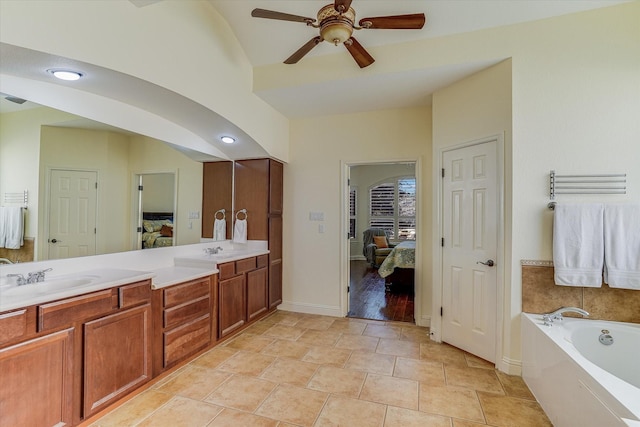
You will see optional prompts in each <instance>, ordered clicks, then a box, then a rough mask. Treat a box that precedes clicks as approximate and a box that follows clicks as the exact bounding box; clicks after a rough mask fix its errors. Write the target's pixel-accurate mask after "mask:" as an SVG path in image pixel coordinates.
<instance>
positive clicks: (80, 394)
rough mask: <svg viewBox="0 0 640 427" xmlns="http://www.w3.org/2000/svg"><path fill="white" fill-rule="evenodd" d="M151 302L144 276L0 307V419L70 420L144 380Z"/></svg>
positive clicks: (147, 367) (66, 423)
mask: <svg viewBox="0 0 640 427" xmlns="http://www.w3.org/2000/svg"><path fill="white" fill-rule="evenodd" d="M150 301H151V288H150V281H149V280H144V281H140V282H136V283H132V284H128V285H124V286H120V287H116V288H112V289H106V290H102V291H97V292H92V293H89V294H85V295H79V296H75V297H70V298H65V299H62V300H58V301H52V302H49V303H44V304H39V305H36V306H30V307H26V308H24V309H19V310H13V311H9V312H7V313H1V314H0V378H1V380H2V387H0V403H1V404H0V409H1V411H2V414H1V416H0V426H2V427H4V426H16V425H24V426H27V425H29V426H31V425H33V426H49V425H51V426H54V425H55V426H70V425H77V424H79V423H80V422H81V421H82V420H83V419H85V418H87V417H88V416H90V415H92V414H94V413H95V412H97V411H99V410H100V409H102V408H104V407H106V406H107V405H109V404H110V403H113V402H115V401H116V400H118V399H120V398H122V397H123V396H124V395H126V394H128V393H130V392H131V391H132V390H133V389H135V388H137V387H138V386H140V385H142V384H143V383H145V382H146V381H148V380H150V379H151V304H150ZM7 414H10V415H7Z"/></svg>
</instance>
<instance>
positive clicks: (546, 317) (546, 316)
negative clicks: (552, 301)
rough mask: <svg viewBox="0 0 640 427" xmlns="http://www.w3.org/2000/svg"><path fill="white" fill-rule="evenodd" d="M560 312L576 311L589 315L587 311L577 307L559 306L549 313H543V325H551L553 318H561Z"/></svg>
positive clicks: (585, 315)
mask: <svg viewBox="0 0 640 427" xmlns="http://www.w3.org/2000/svg"><path fill="white" fill-rule="evenodd" d="M562 313H578V314H581V315H582V316H584V317H589V312H588V311H585V310H583V309H581V308H578V307H561V308H559V309H557V310H556V311H553V312H551V313H547V314H543V315H542V320H543V321H544V324H545V326H551V325H553V321H554V320H560V321H561V320H562Z"/></svg>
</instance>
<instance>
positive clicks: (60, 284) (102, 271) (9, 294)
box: [0, 268, 155, 312]
mask: <svg viewBox="0 0 640 427" xmlns="http://www.w3.org/2000/svg"><path fill="white" fill-rule="evenodd" d="M154 276H155V273H154V272H151V271H138V270H126V269H117V268H96V269H92V270H86V271H79V272H76V273H71V274H65V275H60V276H49V277H47V278H46V279H45V281H44V282H40V283H31V284H27V285H22V286H17V285H15V284H11V285H4V286H0V312H3V311H8V310H13V309H16V308H22V307H28V306H30V305H35V304H42V303H45V302H50V301H55V300H58V299H62V298H69V297H74V296H77V295H82V294H87V293H90V292H96V291H101V290H104V289H109V288H113V287H116V286H120V285H125V284H127V283H133V282H139V281H141V280H147V279H151V278H153V277H154Z"/></svg>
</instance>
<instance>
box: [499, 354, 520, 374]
mask: <svg viewBox="0 0 640 427" xmlns="http://www.w3.org/2000/svg"><path fill="white" fill-rule="evenodd" d="M496 368H498V370H499V371H502V372H505V373H507V374H509V375H518V376H521V375H522V361H521V360H516V359H510V358H508V357H504V356H503V357H502V359H500V360H499V361H498V362H496Z"/></svg>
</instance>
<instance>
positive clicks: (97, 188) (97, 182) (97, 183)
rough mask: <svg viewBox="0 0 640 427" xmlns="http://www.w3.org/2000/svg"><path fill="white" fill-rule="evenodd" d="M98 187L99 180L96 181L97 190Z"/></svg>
mask: <svg viewBox="0 0 640 427" xmlns="http://www.w3.org/2000/svg"><path fill="white" fill-rule="evenodd" d="M97 189H98V181H96V190H97Z"/></svg>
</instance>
